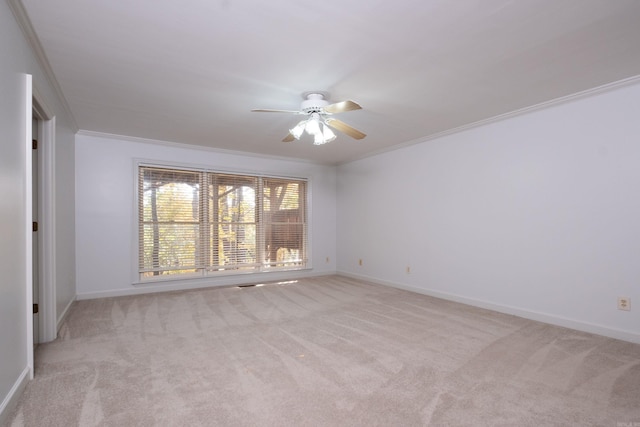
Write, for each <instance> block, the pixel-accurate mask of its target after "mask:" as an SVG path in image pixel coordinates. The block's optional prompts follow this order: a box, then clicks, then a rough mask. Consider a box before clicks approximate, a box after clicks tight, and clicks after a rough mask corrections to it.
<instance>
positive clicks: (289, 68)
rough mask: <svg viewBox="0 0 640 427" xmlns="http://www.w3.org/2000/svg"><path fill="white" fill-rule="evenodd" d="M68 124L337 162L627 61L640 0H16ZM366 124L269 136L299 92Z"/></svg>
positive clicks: (521, 103)
mask: <svg viewBox="0 0 640 427" xmlns="http://www.w3.org/2000/svg"><path fill="white" fill-rule="evenodd" d="M22 3H23V5H24V7H25V9H26V11H27V13H28V15H29V18H30V19H31V22H32V25H33V27H34V28H35V31H36V33H37V35H38V37H39V39H40V43H41V44H42V46H43V48H44V51H45V52H46V56H47V58H48V60H49V62H50V64H51V68H52V69H53V72H54V74H55V76H56V78H57V80H58V82H59V84H60V86H61V88H62V92H63V93H64V96H65V97H66V99H67V102H68V104H69V106H70V108H71V111H72V112H73V115H74V117H75V120H76V122H77V124H78V126H79V128H80V129H83V130H88V131H95V132H104V133H110V134H119V135H127V136H134V137H141V138H150V139H160V140H165V141H174V142H180V143H187V144H196V145H203V146H210V147H215V148H221V149H229V150H240V151H248V152H253V153H260V154H266V155H275V156H287V157H295V158H300V159H308V160H311V161H314V162H321V163H327V164H339V163H343V162H347V161H350V160H353V159H357V158H361V157H364V156H366V155H369V154H371V153H375V152H379V151H384V150H388V149H390V148H391V147H393V146H396V145H403V144H406V143H409V142H412V141H416V140H421V139H426V138H427V137H429V136H431V135H434V134H438V133H441V132H444V131H447V130H450V129H455V128H458V127H460V126H464V125H467V124H469V123H473V122H476V121H480V120H484V119H488V118H490V117H494V116H497V115H501V114H504V113H508V112H511V111H514V110H518V109H522V108H525V107H528V106H532V105H535V104H539V103H542V102H545V101H549V100H552V99H556V98H559V97H563V96H566V95H569V94H572V93H576V92H580V91H583V90H587V89H590V88H593V87H597V86H601V85H603V84H607V83H610V82H614V81H618V80H622V79H625V78H629V77H632V76H637V75H640V24H639V22H640V1H638V0H456V1H452V0H399V1H389V0H348V1H344V0H321V1H320V0H318V1H310V0H298V1H290V0H270V1H258V0H243V1H240V0H189V1H183V2H180V1H171V0H136V1H113V0H56V1H51V0H22ZM310 90H320V91H326V92H329V93H330V95H331V101H340V100H345V99H352V100H354V101H356V102H358V103H360V104H361V105H362V107H363V110H358V111H351V112H346V113H342V114H340V115H339V116H337V117H338V118H339V119H341V120H343V121H345V122H346V123H348V124H350V125H352V126H354V127H356V128H357V129H360V130H362V131H363V132H365V133H366V134H367V135H368V136H367V137H366V138H365V139H363V140H361V141H356V140H353V139H351V138H349V137H347V136H346V135H338V139H336V140H335V141H334V142H332V143H330V144H327V145H324V146H314V145H313V144H312V143H311V140H309V139H307V140H304V139H303V140H301V141H298V142H294V143H290V144H288V143H284V142H281V140H282V138H283V137H284V136H286V135H287V133H288V129H289V128H291V127H292V126H293V125H294V124H295V123H296V122H297V121H298V120H299V119H300V118H299V117H298V116H294V115H287V114H277V113H252V112H250V111H249V110H251V109H252V108H276V109H288V110H290V109H298V108H299V105H300V102H301V101H302V98H301V94H302V93H303V92H305V91H310Z"/></svg>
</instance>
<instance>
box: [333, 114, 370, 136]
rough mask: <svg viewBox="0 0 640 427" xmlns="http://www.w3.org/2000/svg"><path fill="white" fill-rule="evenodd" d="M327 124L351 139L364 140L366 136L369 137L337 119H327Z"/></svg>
mask: <svg viewBox="0 0 640 427" xmlns="http://www.w3.org/2000/svg"><path fill="white" fill-rule="evenodd" d="M325 123H326V124H328V125H329V126H331V127H332V128H334V129H336V130H339V131H340V132H342V133H345V134H347V135H349V136H350V137H351V138H354V139H362V138H364V137H365V136H367V135H366V134H364V133H362V132H360V131H359V130H358V129H356V128H352V127H351V126H349V125H348V124H346V123H345V122H341V121H340V120H337V119H327V120H326V121H325Z"/></svg>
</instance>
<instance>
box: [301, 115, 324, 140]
mask: <svg viewBox="0 0 640 427" xmlns="http://www.w3.org/2000/svg"><path fill="white" fill-rule="evenodd" d="M305 130H306V131H307V133H308V134H309V135H314V136H315V135H317V134H320V136H322V130H320V115H319V114H318V113H313V114H311V118H309V120H308V121H307V125H306V127H305Z"/></svg>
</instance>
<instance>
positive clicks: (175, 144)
mask: <svg viewBox="0 0 640 427" xmlns="http://www.w3.org/2000/svg"><path fill="white" fill-rule="evenodd" d="M76 135H81V136H90V137H94V138H103V139H117V140H119V141H128V142H136V143H141V144H153V145H161V146H165V147H173V148H182V149H188V150H197V151H205V152H208V153H219V154H227V155H231V156H242V157H255V158H258V159H266V160H279V161H284V162H295V163H307V164H312V165H319V166H335V165H334V164H327V163H320V162H315V161H312V160H309V159H303V158H299V157H286V156H274V155H270V154H261V153H254V152H251V151H238V150H228V149H225V148H216V147H208V146H206V145H197V144H189V143H184V142H174V141H164V140H159V139H150V138H142V137H138V136H128V135H118V134H113V133H106V132H97V131H92V130H85V129H80V130H78V132H77V133H76Z"/></svg>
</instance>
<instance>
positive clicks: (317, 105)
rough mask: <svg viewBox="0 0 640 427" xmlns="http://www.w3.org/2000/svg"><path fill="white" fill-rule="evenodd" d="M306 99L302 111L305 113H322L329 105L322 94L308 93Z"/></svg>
mask: <svg viewBox="0 0 640 427" xmlns="http://www.w3.org/2000/svg"><path fill="white" fill-rule="evenodd" d="M305 95H306V98H307V99H305V100H304V101H302V105H301V107H300V108H301V110H302V111H304V112H305V113H307V114H309V113H320V112H321V111H322V109H323V108H324V107H326V106H327V105H329V101H327V100H326V99H325V97H324V94H322V93H307V94H305Z"/></svg>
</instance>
